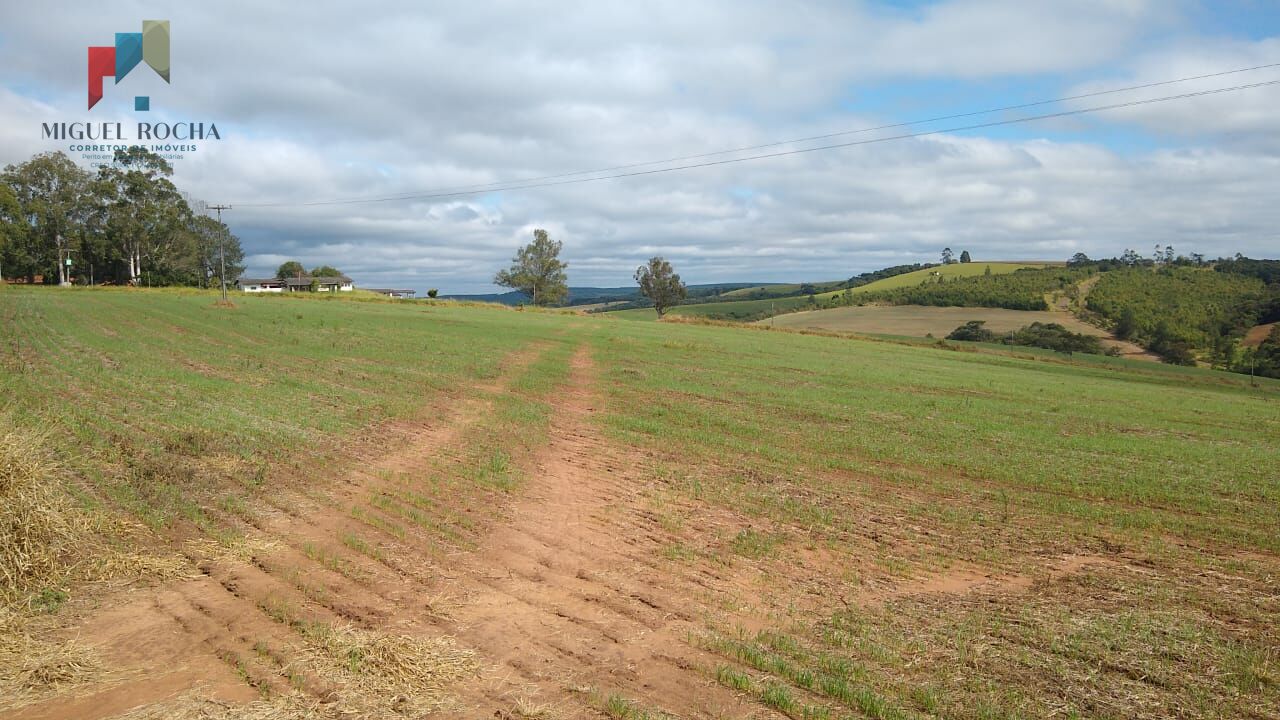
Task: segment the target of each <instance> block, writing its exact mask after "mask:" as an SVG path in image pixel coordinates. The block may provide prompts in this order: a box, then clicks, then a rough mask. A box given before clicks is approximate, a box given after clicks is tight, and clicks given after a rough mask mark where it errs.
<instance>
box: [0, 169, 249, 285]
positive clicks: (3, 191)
mask: <svg viewBox="0 0 1280 720" xmlns="http://www.w3.org/2000/svg"><path fill="white" fill-rule="evenodd" d="M172 175H173V168H172V167H171V166H170V165H169V163H168V162H166V161H165V160H164V159H163V158H161V157H160V156H159V155H156V154H155V153H152V152H149V151H147V150H146V149H144V148H140V147H131V148H129V149H127V150H117V151H116V153H115V157H114V159H113V162H111V163H110V164H106V165H102V166H100V167H98V168H96V169H95V170H86V169H84V168H81V167H80V166H79V165H77V164H76V163H75V162H73V161H72V160H71V158H69V157H67V155H66V154H64V153H62V152H49V153H41V154H39V155H35V156H33V157H32V158H31V159H30V160H27V161H26V162H23V163H18V164H16V165H8V166H6V167H5V168H4V170H3V172H0V277H6V278H12V279H14V280H18V281H23V282H28V283H34V282H45V283H72V282H74V283H76V284H118V285H144V284H145V285H190V286H196V287H210V286H212V285H216V284H217V282H218V276H219V269H220V264H219V260H220V253H225V261H226V277H227V279H228V281H230V280H233V279H235V278H236V277H238V276H239V275H240V274H241V273H242V272H243V271H244V265H243V263H244V252H243V250H242V249H241V246H240V241H239V239H238V238H237V237H236V236H235V235H233V234H231V232H230V231H228V230H227V227H226V225H224V224H222V223H220V222H218V221H217V220H215V219H214V218H212V217H209V216H208V214H207V209H206V205H205V203H203V202H201V201H199V200H196V199H194V198H191V197H190V196H188V195H186V194H184V193H182V192H181V191H179V190H178V188H177V187H176V186H175V185H174V184H173V182H172V180H170V178H171V176H172Z"/></svg>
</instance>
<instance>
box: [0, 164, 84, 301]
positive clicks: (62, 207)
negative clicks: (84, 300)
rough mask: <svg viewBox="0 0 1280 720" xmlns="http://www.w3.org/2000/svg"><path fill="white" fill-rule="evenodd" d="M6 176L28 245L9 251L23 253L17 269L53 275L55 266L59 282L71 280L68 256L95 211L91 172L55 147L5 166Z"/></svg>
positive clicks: (77, 246)
mask: <svg viewBox="0 0 1280 720" xmlns="http://www.w3.org/2000/svg"><path fill="white" fill-rule="evenodd" d="M3 180H4V184H6V185H8V186H9V188H10V191H11V192H12V193H13V196H14V199H15V200H16V202H17V205H18V207H19V208H20V209H21V214H22V217H21V220H22V222H23V223H24V226H25V229H26V232H24V233H22V235H21V236H20V239H21V240H23V241H25V242H24V243H23V244H24V246H25V247H22V248H20V249H19V248H14V249H13V250H12V251H11V252H12V253H13V254H14V255H20V256H21V260H20V262H21V265H19V266H18V267H16V268H15V270H16V271H18V272H22V273H24V274H25V275H27V277H28V278H29V279H32V278H34V277H35V275H36V274H43V275H45V276H46V277H48V276H50V275H52V274H53V270H54V268H55V266H56V268H57V275H58V280H59V282H67V280H68V277H69V276H68V273H67V265H66V259H67V258H68V257H70V256H71V254H72V253H73V252H75V251H76V250H78V249H79V247H80V243H81V241H82V240H83V239H84V237H85V235H86V234H87V232H88V227H89V221H90V216H91V215H92V214H93V211H94V203H93V200H92V197H91V194H90V181H91V176H90V175H89V173H87V172H85V171H84V170H81V169H80V167H79V166H78V165H76V164H75V163H74V162H72V160H71V158H69V157H67V156H66V155H65V154H63V153H61V152H51V153H41V154H40V155H36V156H35V157H33V158H31V159H30V160H28V161H26V162H24V163H22V164H20V165H10V166H8V167H6V168H5V170H4V177H3ZM15 259H17V258H15ZM11 272H12V271H11Z"/></svg>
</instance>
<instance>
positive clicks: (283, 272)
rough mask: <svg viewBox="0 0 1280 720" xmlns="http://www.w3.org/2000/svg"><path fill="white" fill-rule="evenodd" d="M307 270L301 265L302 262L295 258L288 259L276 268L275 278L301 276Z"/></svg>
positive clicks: (284, 278)
mask: <svg viewBox="0 0 1280 720" xmlns="http://www.w3.org/2000/svg"><path fill="white" fill-rule="evenodd" d="M306 274H307V271H306V270H305V269H304V268H303V267H302V263H300V262H298V261H297V260H289V261H288V262H285V263H283V264H281V265H280V267H278V268H276V279H277V280H286V279H288V278H293V277H302V276H303V275H306Z"/></svg>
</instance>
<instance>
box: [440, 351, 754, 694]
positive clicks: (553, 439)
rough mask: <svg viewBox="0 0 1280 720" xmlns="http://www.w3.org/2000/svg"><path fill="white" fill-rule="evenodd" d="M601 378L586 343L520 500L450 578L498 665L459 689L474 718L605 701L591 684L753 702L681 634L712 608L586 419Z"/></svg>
mask: <svg viewBox="0 0 1280 720" xmlns="http://www.w3.org/2000/svg"><path fill="white" fill-rule="evenodd" d="M595 384H596V370H595V366H594V363H593V361H592V360H591V356H590V354H589V353H588V351H587V350H586V348H585V347H582V348H579V350H578V351H577V353H576V354H575V355H574V357H573V359H572V363H571V369H570V378H569V383H568V385H569V387H567V388H566V389H565V390H564V391H562V392H561V393H560V394H559V396H558V402H557V414H556V416H555V417H553V418H552V421H551V428H550V440H549V442H548V445H547V447H546V448H545V449H544V450H543V451H542V452H541V454H540V455H539V457H538V458H537V460H536V462H535V464H534V468H533V469H532V472H531V475H532V477H531V478H530V479H529V480H528V481H527V482H526V484H525V487H524V488H523V497H522V499H521V500H520V501H519V502H517V503H516V505H515V506H514V507H513V508H512V509H511V511H510V518H509V520H508V522H507V523H506V524H505V525H500V526H498V527H497V528H495V530H494V531H493V533H492V534H491V535H490V536H489V537H488V538H487V539H486V540H485V541H484V543H483V545H482V547H481V548H480V549H478V550H477V551H476V552H474V553H471V554H469V555H467V556H465V557H464V558H463V559H462V568H461V569H460V571H459V572H458V575H457V578H456V579H455V580H453V581H451V582H449V583H446V587H447V588H448V592H449V594H450V595H452V596H454V597H457V598H460V599H461V601H460V605H459V606H458V607H456V608H454V609H453V610H452V612H451V618H452V620H451V622H450V623H448V624H447V625H446V627H447V629H448V630H449V631H450V632H451V634H453V635H454V636H455V637H457V638H458V640H459V641H460V642H462V643H464V644H467V645H470V646H472V647H474V648H476V649H477V650H478V652H479V653H480V654H481V655H482V659H483V661H485V662H487V663H488V664H489V665H490V667H489V669H488V670H487V671H486V672H485V673H483V675H482V677H481V678H479V679H477V680H476V681H474V682H471V683H468V686H467V687H463V688H459V693H458V694H459V695H460V696H461V698H462V700H463V702H464V704H465V705H466V706H467V707H468V708H469V710H470V713H469V714H468V716H473V717H506V716H507V715H506V713H510V712H512V710H513V708H514V707H516V705H517V704H524V705H530V704H532V705H534V706H543V707H549V708H555V710H554V711H553V712H555V713H558V714H560V715H561V716H563V717H578V716H582V715H584V714H587V713H588V712H589V711H588V707H590V706H591V705H592V704H593V702H598V699H596V700H593V699H592V698H591V697H590V694H591V692H595V693H598V694H599V695H602V696H608V695H609V694H611V693H614V692H617V693H619V694H621V695H623V696H625V697H627V698H628V699H630V700H633V701H635V702H637V703H638V704H640V705H641V706H644V707H647V708H654V709H660V710H663V711H666V712H670V713H674V714H676V715H677V716H679V717H720V716H724V715H728V716H735V717H740V716H745V715H748V714H750V713H752V712H753V711H757V710H758V709H759V708H758V706H755V707H753V706H751V705H749V704H747V703H744V702H743V700H742V699H741V698H739V697H738V696H737V695H735V694H734V693H732V692H731V691H729V690H727V689H725V688H723V687H721V686H720V685H718V684H716V683H715V682H714V681H713V680H712V679H711V678H710V675H711V673H712V671H713V670H714V667H715V664H716V660H715V658H714V657H713V656H711V655H709V654H706V653H704V652H703V651H701V650H698V649H696V648H693V647H692V646H690V645H689V644H688V643H687V642H686V638H687V636H688V634H689V633H690V632H691V631H695V630H697V626H696V625H694V623H693V621H692V619H693V618H696V617H699V616H701V615H704V614H705V613H706V612H707V609H706V608H704V607H699V606H697V605H696V604H695V603H694V601H693V600H692V598H693V597H695V596H697V595H698V594H699V593H698V592H696V591H693V590H691V588H690V583H688V581H687V580H685V579H684V578H683V577H681V576H680V575H676V574H672V571H671V568H662V567H659V566H658V565H656V564H655V563H654V561H653V559H654V557H655V553H656V551H657V550H658V548H659V547H660V546H661V544H662V543H663V542H664V541H665V540H666V539H667V538H664V537H663V536H662V534H661V532H660V531H659V530H658V529H657V528H655V527H654V522H653V520H652V516H651V514H650V513H649V512H648V511H647V510H646V509H644V508H643V507H642V506H641V503H642V498H641V494H640V493H639V492H636V491H635V489H634V488H635V486H636V484H637V483H641V482H643V480H642V479H639V478H637V477H629V476H635V475H638V473H637V472H635V471H632V470H631V469H630V468H631V463H628V462H627V461H628V459H629V458H628V456H627V454H626V452H625V451H624V450H623V449H621V448H616V447H613V446H611V445H609V444H608V443H606V442H605V441H604V440H603V439H602V438H601V437H600V436H599V434H598V433H597V432H596V431H595V429H594V428H593V426H592V416H593V414H594V413H595V412H596V409H597V408H598V407H599V406H600V403H601V402H602V400H601V398H600V396H599V394H598V392H597V390H596V387H595ZM588 691H590V692H588ZM565 708H573V709H572V710H566V709H565ZM513 716H514V715H513Z"/></svg>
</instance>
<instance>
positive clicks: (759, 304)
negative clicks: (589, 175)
mask: <svg viewBox="0 0 1280 720" xmlns="http://www.w3.org/2000/svg"><path fill="white" fill-rule="evenodd" d="M988 267H990V268H991V273H992V274H993V275H999V274H1003V273H1011V272H1013V271H1015V270H1020V269H1022V268H1028V267H1044V265H1043V264H1040V265H1028V264H1024V263H964V264H961V263H955V264H952V265H946V266H941V267H935V268H926V269H924V270H916V271H913V272H909V273H903V274H902V275H895V276H893V277H890V278H885V279H883V280H877V281H875V282H873V283H867V284H866V285H862V286H860V287H856V288H853V293H854V294H855V295H856V294H861V293H868V292H876V291H879V290H893V289H895V288H900V287H911V286H913V285H919V284H920V283H922V282H924V281H925V280H927V279H929V278H931V277H933V274H934V273H938V274H940V275H942V276H945V277H948V278H954V277H972V276H974V275H982V274H983V273H985V272H986V269H987V268H988ZM843 292H844V291H843V290H832V291H829V292H825V293H818V294H816V295H815V296H814V301H815V302H819V303H821V302H826V301H828V300H830V299H831V298H833V297H835V296H836V295H839V294H841V293H843ZM728 295H730V293H726V296H728ZM807 305H809V296H808V295H801V296H792V297H784V298H777V299H766V300H737V301H726V302H715V303H700V304H696V305H680V306H678V307H674V308H671V311H670V313H671V314H672V315H675V316H685V317H704V318H705V317H714V318H726V319H744V318H751V319H755V318H756V317H758V316H759V314H761V313H765V314H771V313H774V312H777V313H787V312H791V311H793V310H796V309H798V308H804V307H805V306H807ZM610 314H611V315H613V316H615V317H620V318H624V319H626V320H657V319H658V315H657V313H655V312H654V311H653V310H652V309H649V308H643V309H635V310H617V311H614V312H612V313H610Z"/></svg>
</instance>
